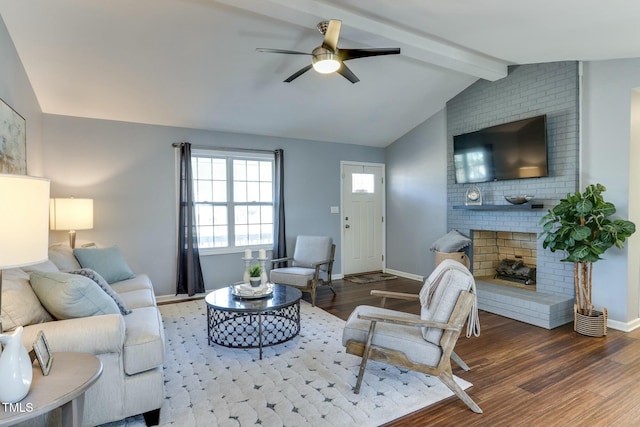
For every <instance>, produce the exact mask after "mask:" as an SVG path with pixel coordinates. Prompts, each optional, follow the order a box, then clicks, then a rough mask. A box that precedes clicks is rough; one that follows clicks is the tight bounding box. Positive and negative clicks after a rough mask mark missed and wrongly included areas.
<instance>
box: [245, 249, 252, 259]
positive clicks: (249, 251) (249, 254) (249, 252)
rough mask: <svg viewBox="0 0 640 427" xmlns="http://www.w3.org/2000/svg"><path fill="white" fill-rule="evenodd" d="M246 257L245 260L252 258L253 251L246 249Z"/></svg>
mask: <svg viewBox="0 0 640 427" xmlns="http://www.w3.org/2000/svg"><path fill="white" fill-rule="evenodd" d="M244 257H245V258H251V249H245V250H244Z"/></svg>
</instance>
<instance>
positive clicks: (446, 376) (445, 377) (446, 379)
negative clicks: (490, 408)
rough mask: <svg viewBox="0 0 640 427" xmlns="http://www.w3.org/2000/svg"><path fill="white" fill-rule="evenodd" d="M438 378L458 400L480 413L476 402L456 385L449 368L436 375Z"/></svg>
mask: <svg viewBox="0 0 640 427" xmlns="http://www.w3.org/2000/svg"><path fill="white" fill-rule="evenodd" d="M438 378H440V380H441V381H442V382H443V383H444V385H446V386H447V387H449V389H450V390H451V391H452V392H454V393H455V395H456V396H458V397H459V398H460V400H462V401H463V402H464V403H466V404H467V406H468V407H469V409H471V410H472V411H473V412H475V413H478V414H482V409H480V407H479V406H478V405H477V404H476V402H474V401H473V399H471V398H470V397H469V395H468V394H467V393H466V392H465V391H464V390H463V389H462V388H461V387H460V386H459V385H458V383H456V380H454V379H453V374H452V373H451V371H450V370H449V371H448V372H447V371H443V372H442V373H441V374H440V375H438Z"/></svg>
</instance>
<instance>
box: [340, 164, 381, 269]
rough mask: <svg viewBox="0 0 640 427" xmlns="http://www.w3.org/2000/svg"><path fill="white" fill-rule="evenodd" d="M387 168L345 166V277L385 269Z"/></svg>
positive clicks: (361, 165)
mask: <svg viewBox="0 0 640 427" xmlns="http://www.w3.org/2000/svg"><path fill="white" fill-rule="evenodd" d="M383 208H384V165H380V164H371V163H343V164H342V242H343V248H342V266H343V268H342V269H343V274H345V275H347V274H356V273H364V272H369V271H380V270H383V266H384V259H383V255H384V251H383V248H384V214H383V212H384V210H383Z"/></svg>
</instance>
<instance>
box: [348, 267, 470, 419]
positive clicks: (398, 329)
mask: <svg viewBox="0 0 640 427" xmlns="http://www.w3.org/2000/svg"><path fill="white" fill-rule="evenodd" d="M372 294H374V295H378V296H381V297H383V298H402V299H411V300H415V301H416V302H418V303H420V304H421V307H422V308H421V314H420V315H416V314H410V313H405V312H399V311H395V310H390V309H386V308H382V307H373V306H366V305H361V306H358V307H356V309H355V310H354V311H353V313H351V315H350V316H349V319H348V320H347V323H346V325H345V328H344V331H343V335H342V344H343V345H344V346H345V347H346V351H347V353H350V354H354V355H356V356H360V357H361V358H362V361H361V363H360V370H359V373H358V379H357V381H356V385H355V387H354V392H355V393H356V394H357V393H359V392H360V386H361V384H362V380H363V377H364V373H365V368H366V365H367V362H368V361H369V360H377V361H380V362H383V363H387V364H390V365H394V366H398V367H402V368H405V369H409V370H414V371H419V372H422V373H425V374H428V375H432V376H436V377H438V378H439V379H440V380H441V381H442V382H443V383H444V384H445V385H446V386H447V387H448V388H449V389H450V390H451V391H453V392H454V393H455V395H456V396H458V397H459V398H460V399H461V400H462V401H463V402H464V403H466V404H467V406H468V407H469V408H470V409H471V410H472V411H474V412H477V413H482V410H481V409H480V407H479V406H478V405H477V404H476V403H475V402H474V401H473V400H472V399H471V397H469V395H468V394H467V393H466V392H465V391H464V390H463V389H462V388H461V387H460V386H459V385H458V384H457V383H456V382H455V380H454V378H453V373H452V370H451V359H452V358H453V359H454V361H456V363H458V364H459V365H460V366H461V367H462V368H463V369H465V370H468V369H469V368H468V366H467V365H466V364H465V363H464V362H463V361H462V359H460V358H459V357H458V356H457V355H456V354H455V353H454V351H453V349H454V347H455V345H456V342H457V341H458V337H459V336H460V333H461V331H462V329H463V328H464V325H465V321H467V319H468V320H469V322H468V328H467V335H468V336H469V335H471V333H475V334H476V335H478V334H479V332H480V327H479V323H478V317H477V304H476V295H475V281H474V279H473V276H472V275H471V273H470V272H469V270H467V268H466V267H465V266H464V265H462V264H460V263H459V262H456V261H453V260H444V261H443V262H442V263H441V264H439V265H438V266H437V267H436V269H435V270H434V271H433V273H432V274H431V275H430V276H429V278H427V279H426V280H425V284H424V286H423V287H422V290H421V291H420V294H419V295H412V294H406V293H400V292H383V291H372Z"/></svg>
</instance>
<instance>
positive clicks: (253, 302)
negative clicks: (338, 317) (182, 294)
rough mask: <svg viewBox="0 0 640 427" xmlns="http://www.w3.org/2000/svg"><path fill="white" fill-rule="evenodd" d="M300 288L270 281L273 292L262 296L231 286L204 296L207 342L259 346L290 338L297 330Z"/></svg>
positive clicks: (300, 296) (296, 333) (298, 330)
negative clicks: (237, 291)
mask: <svg viewBox="0 0 640 427" xmlns="http://www.w3.org/2000/svg"><path fill="white" fill-rule="evenodd" d="M301 298H302V292H300V290H298V289H296V288H293V287H291V286H286V285H278V284H274V285H273V293H272V294H270V295H267V296H264V297H261V298H256V297H241V296H236V295H234V293H233V291H232V287H227V288H222V289H218V290H216V291H213V292H211V293H209V294H208V295H207V296H206V297H205V302H206V303H207V332H208V335H209V345H211V344H219V345H222V346H225V347H231V348H259V349H260V359H262V347H267V346H272V345H276V344H280V343H283V342H285V341H289V340H290V339H291V338H293V337H295V336H296V335H298V333H299V332H300V299H301Z"/></svg>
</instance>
